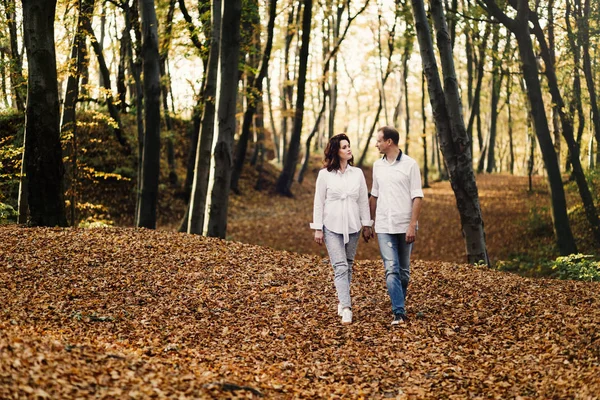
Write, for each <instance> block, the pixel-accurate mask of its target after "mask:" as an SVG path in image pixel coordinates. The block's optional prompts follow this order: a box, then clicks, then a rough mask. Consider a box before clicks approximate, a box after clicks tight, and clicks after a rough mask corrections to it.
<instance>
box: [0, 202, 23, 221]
mask: <svg viewBox="0 0 600 400" xmlns="http://www.w3.org/2000/svg"><path fill="white" fill-rule="evenodd" d="M18 216H19V213H18V212H17V211H16V210H15V209H14V208H13V207H12V206H11V205H10V204H5V203H0V224H7V223H11V222H17V217H18Z"/></svg>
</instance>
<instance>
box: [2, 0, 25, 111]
mask: <svg viewBox="0 0 600 400" xmlns="http://www.w3.org/2000/svg"><path fill="white" fill-rule="evenodd" d="M2 5H3V6H4V12H5V14H6V23H7V25H8V34H9V41H10V53H9V55H10V57H9V71H10V72H9V74H10V75H9V76H10V87H11V94H12V98H13V102H14V106H15V108H16V109H17V110H19V111H23V110H24V109H25V95H26V88H25V78H24V77H23V56H22V54H20V52H19V40H18V33H17V30H18V28H17V25H18V24H17V10H16V3H15V0H2Z"/></svg>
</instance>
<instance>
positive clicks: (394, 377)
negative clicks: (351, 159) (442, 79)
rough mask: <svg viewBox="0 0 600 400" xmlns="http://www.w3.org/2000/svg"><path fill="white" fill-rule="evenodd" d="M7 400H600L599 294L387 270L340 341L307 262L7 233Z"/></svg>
mask: <svg viewBox="0 0 600 400" xmlns="http://www.w3.org/2000/svg"><path fill="white" fill-rule="evenodd" d="M0 238H1V241H2V248H1V249H0V282H1V284H0V298H2V300H3V304H2V308H1V314H0V398H18V397H28V398H46V397H48V398H76V397H105V398H119V397H120V398H125V397H130V398H147V397H209V398H210V397H244V398H249V397H252V398H257V397H260V396H264V397H266V398H273V397H275V398H290V397H303V398H306V397H342V396H343V397H350V398H374V397H375V398H456V397H458V398H464V397H494V398H506V397H521V398H548V397H558V398H565V397H566V398H569V397H577V398H597V396H598V393H600V335H599V334H598V325H599V323H600V307H599V305H600V294H599V291H598V288H599V286H598V284H597V283H584V282H569V281H555V280H541V279H540V280H533V279H526V278H522V277H518V276H515V275H510V274H506V273H500V272H495V271H490V270H487V269H484V268H474V267H471V266H466V265H456V264H452V263H442V262H423V261H415V262H414V263H413V265H412V269H413V280H412V283H411V286H410V289H409V299H408V311H409V316H410V317H411V321H410V322H409V324H408V325H407V326H406V327H404V328H399V329H393V328H392V327H391V326H390V325H389V323H390V321H391V319H390V317H391V313H390V309H389V308H390V306H389V300H388V298H387V293H386V289H385V282H384V279H383V271H382V267H381V265H380V262H379V261H378V260H373V261H365V260H361V261H358V262H357V264H356V266H355V269H354V271H355V272H354V275H353V286H352V293H353V301H354V306H353V311H354V320H355V322H354V323H353V324H352V325H350V326H342V325H341V324H340V321H339V318H338V317H337V315H336V306H337V302H336V299H335V289H334V287H333V280H332V272H331V267H330V266H329V265H328V264H327V263H325V262H323V259H322V258H321V257H319V256H314V255H302V254H296V253H291V252H281V251H275V250H272V249H270V248H265V247H258V246H253V245H247V244H241V243H237V242H226V241H221V240H217V239H211V238H204V237H199V236H193V235H186V234H179V233H171V232H164V231H149V230H135V229H91V230H82V229H25V228H17V227H0Z"/></svg>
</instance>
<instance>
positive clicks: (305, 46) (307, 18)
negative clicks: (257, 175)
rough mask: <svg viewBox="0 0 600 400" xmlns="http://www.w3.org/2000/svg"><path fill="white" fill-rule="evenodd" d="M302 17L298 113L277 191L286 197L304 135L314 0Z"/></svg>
mask: <svg viewBox="0 0 600 400" xmlns="http://www.w3.org/2000/svg"><path fill="white" fill-rule="evenodd" d="M303 3H304V10H303V16H302V45H301V47H300V60H299V61H300V64H299V71H298V92H297V96H296V112H295V115H294V129H293V131H292V137H291V139H290V147H289V150H288V153H287V156H286V157H285V161H284V166H283V170H282V171H281V174H280V175H279V178H278V179H277V184H276V191H277V193H279V194H282V195H285V196H292V190H291V188H292V183H293V182H294V174H295V173H296V164H297V162H298V155H299V153H300V138H301V135H302V118H303V116H304V95H305V89H306V71H307V64H308V54H309V40H310V28H311V22H312V0H304V1H303Z"/></svg>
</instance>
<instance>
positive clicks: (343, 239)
mask: <svg viewBox="0 0 600 400" xmlns="http://www.w3.org/2000/svg"><path fill="white" fill-rule="evenodd" d="M353 161H354V157H353V156H352V150H351V149H350V139H348V136H346V135H345V134H343V133H340V134H339V135H335V136H333V137H332V138H331V139H330V140H329V143H328V144H327V147H326V148H325V159H324V161H323V166H324V168H323V169H322V170H321V171H319V176H318V177H317V184H316V190H315V201H314V208H313V222H312V223H311V224H310V227H311V229H314V230H315V242H317V243H318V244H319V245H321V244H322V243H323V242H325V246H326V247H327V252H328V253H329V260H330V262H331V265H332V266H333V271H334V276H335V279H334V283H335V288H336V290H337V295H338V301H339V304H338V315H340V316H341V317H342V324H349V323H351V322H352V300H351V298H350V281H351V280H352V264H353V262H354V255H355V254H356V246H357V244H358V236H359V232H360V230H361V228H362V227H363V226H364V227H365V229H368V230H370V229H371V225H372V224H373V221H372V220H371V217H370V213H369V199H368V192H367V184H366V182H365V176H364V175H363V172H362V171H361V170H360V169H359V168H355V167H353V166H352V164H353ZM365 234H369V235H370V234H371V232H365Z"/></svg>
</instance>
